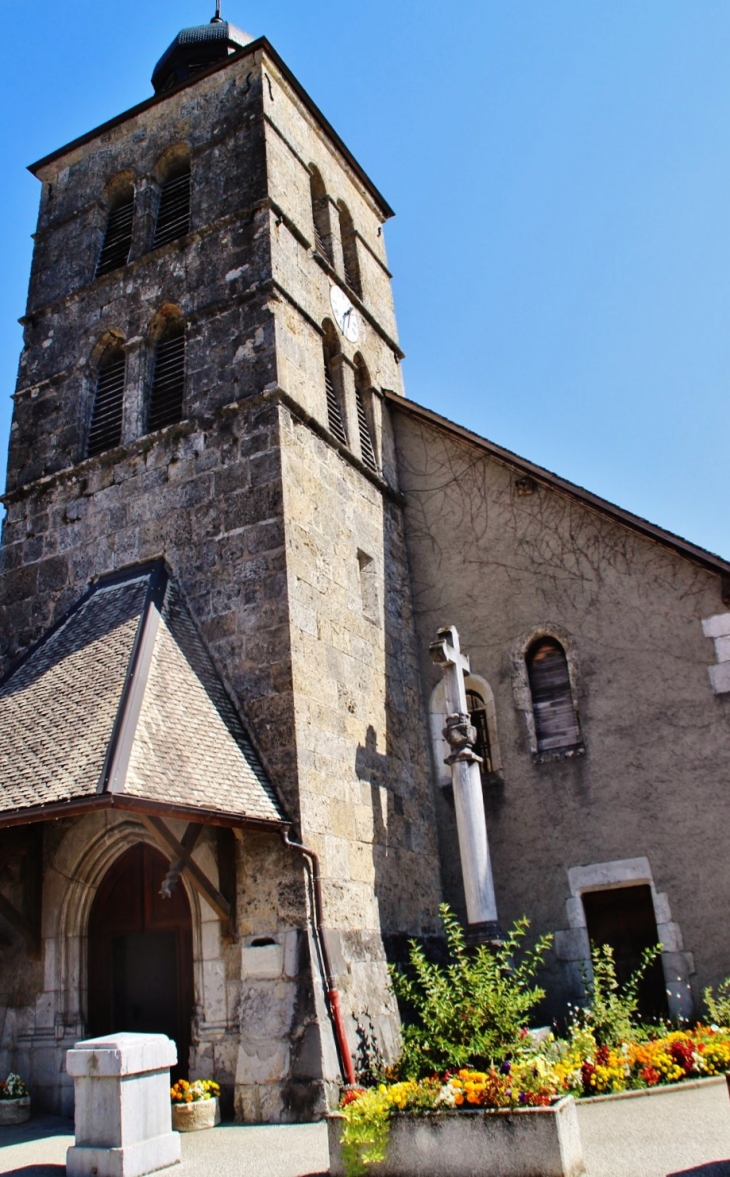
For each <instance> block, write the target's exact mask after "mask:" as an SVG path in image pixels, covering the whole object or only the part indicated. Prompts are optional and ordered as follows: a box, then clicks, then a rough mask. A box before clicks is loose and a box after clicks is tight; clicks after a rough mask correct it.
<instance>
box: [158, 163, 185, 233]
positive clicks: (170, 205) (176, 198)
mask: <svg viewBox="0 0 730 1177" xmlns="http://www.w3.org/2000/svg"><path fill="white" fill-rule="evenodd" d="M189 231H190V157H189V156H181V157H179V158H178V159H176V160H175V162H174V163H173V164H171V165H170V166H169V167H168V168H167V169H166V173H165V178H164V180H163V181H162V184H161V186H160V201H159V204H158V206H157V221H156V223H155V236H154V240H153V242H152V248H153V249H157V248H158V247H159V246H160V245H167V243H168V242H169V241H175V240H177V238H178V237H184V236H185V234H186V233H188V232H189Z"/></svg>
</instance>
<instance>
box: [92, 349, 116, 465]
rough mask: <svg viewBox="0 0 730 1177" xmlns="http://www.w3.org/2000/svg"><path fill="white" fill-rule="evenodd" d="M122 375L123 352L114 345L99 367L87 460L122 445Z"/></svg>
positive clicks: (106, 353) (103, 357) (105, 354)
mask: <svg viewBox="0 0 730 1177" xmlns="http://www.w3.org/2000/svg"><path fill="white" fill-rule="evenodd" d="M124 374H125V355H124V349H123V348H122V346H121V344H117V345H115V346H113V347H110V348H109V349H108V350H107V351H106V352H105V353H104V355H103V356H102V359H101V362H100V364H99V369H98V374H97V378H96V390H95V393H94V404H93V407H92V410H91V424H90V426H89V437H88V441H87V445H86V456H87V457H89V458H93V456H94V454H101V453H103V452H104V450H111V449H114V447H115V446H117V445H120V444H121V440H122V418H123V414H124Z"/></svg>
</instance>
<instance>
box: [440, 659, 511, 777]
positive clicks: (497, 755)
mask: <svg viewBox="0 0 730 1177" xmlns="http://www.w3.org/2000/svg"><path fill="white" fill-rule="evenodd" d="M465 686H466V689H467V691H476V692H477V694H479V695H481V697H482V698H483V700H484V705H485V708H486V712H487V728H488V730H489V750H490V752H491V755H492V772H493V773H498V772H501V771H502V754H501V752H500V748H499V736H498V733H497V708H496V705H495V702H494V691H493V690H492V688H491V687H490V685H489V683H488V682H487V680H486V679H485V678H482V677H481V675H478V674H467V675H466V679H465ZM428 712H429V724H430V728H431V746H432V749H433V760H434V768H435V772H436V780H437V782H438V784H439V785H440V786H441V788H443V789H445V788H447V787H448V786H449V785H450V784H451V769H450V768H449V766H448V764H446V763H444V762H445V760H446V757H447V756H450V755H451V752H452V749H451V748H450V747H449V745H448V744H447V743H446V740H445V739H444V737H443V729H444V728H445V727H446V687H445V685H444V680H443V679H442V680H441V681H440V682H439V683H437V685H436V686H435V687H434V689H433V691H432V692H431V698H430V701H429V707H428Z"/></svg>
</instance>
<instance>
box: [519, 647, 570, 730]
mask: <svg viewBox="0 0 730 1177" xmlns="http://www.w3.org/2000/svg"><path fill="white" fill-rule="evenodd" d="M525 661H526V664H527V675H528V679H529V684H530V695H531V697H532V714H533V716H534V720H535V738H536V740H537V751H538V752H550V751H552V750H553V749H557V748H575V747H578V746H579V745H580V743H581V735H580V727H579V726H578V716H577V715H576V711H575V703H574V701H573V688H572V684H571V681H570V669H569V667H568V659H567V657H566V654H565V650H564V649H563V647H562V646H561V644H560V642H559V641H557V639H556V638H552V637H542V638H538V639H537V641H534V642H533V643H532V645H531V646H530V647H529V649H528V651H527V655H526V659H525Z"/></svg>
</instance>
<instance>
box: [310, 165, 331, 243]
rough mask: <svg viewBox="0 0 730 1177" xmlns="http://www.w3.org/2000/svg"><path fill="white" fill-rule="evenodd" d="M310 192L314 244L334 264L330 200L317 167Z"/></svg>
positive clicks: (313, 174)
mask: <svg viewBox="0 0 730 1177" xmlns="http://www.w3.org/2000/svg"><path fill="white" fill-rule="evenodd" d="M310 193H311V198H312V222H313V227H314V246H315V249H316V250H317V252H318V253H321V254H322V256H323V257H326V258H327V261H328V262H329V263H330V265H332V262H333V255H332V226H331V224H330V202H329V197H328V195H327V190H326V188H325V186H324V181H323V179H322V177H321V175H320V174H319V172H318V171H317V169H316V168H315V167H312V169H311V177H310Z"/></svg>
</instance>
